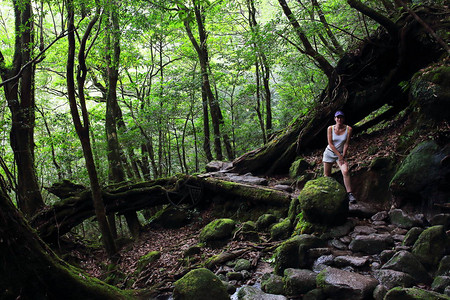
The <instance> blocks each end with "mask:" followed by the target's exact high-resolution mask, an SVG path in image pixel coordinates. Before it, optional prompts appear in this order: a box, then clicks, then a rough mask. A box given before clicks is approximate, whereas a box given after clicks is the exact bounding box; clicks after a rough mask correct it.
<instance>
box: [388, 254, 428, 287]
mask: <svg viewBox="0 0 450 300" xmlns="http://www.w3.org/2000/svg"><path fill="white" fill-rule="evenodd" d="M382 269H391V270H395V271H400V272H404V273H407V274H409V275H411V276H412V277H413V278H415V279H416V280H417V281H419V282H422V283H430V282H431V277H430V275H429V274H428V272H427V270H426V269H425V267H424V266H423V265H422V264H421V263H420V261H418V260H417V258H416V257H415V256H414V255H412V254H411V253H410V252H408V251H400V252H398V253H396V254H395V255H394V256H393V257H392V258H391V259H390V260H389V261H388V262H387V263H385V264H384V266H383V267H382Z"/></svg>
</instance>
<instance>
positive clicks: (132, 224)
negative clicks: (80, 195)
mask: <svg viewBox="0 0 450 300" xmlns="http://www.w3.org/2000/svg"><path fill="white" fill-rule="evenodd" d="M109 9H110V11H109V18H108V20H109V22H108V29H109V31H108V33H107V43H106V44H107V51H106V52H107V55H106V63H107V66H106V68H107V74H108V87H107V97H106V118H105V119H106V124H105V128H106V137H107V141H108V164H109V177H110V180H112V181H113V182H115V183H120V182H123V181H125V180H126V176H125V172H124V169H123V165H122V156H121V152H122V151H121V149H120V144H119V138H118V135H117V119H116V117H117V116H118V114H119V113H118V112H117V109H118V107H119V104H118V103H117V81H118V80H119V63H120V28H119V20H118V16H117V11H116V5H115V3H110V6H109ZM111 53H112V54H113V55H112V56H111ZM113 219H114V217H111V218H110V220H111V221H112V220H113ZM125 219H126V220H127V224H128V228H129V230H130V233H131V235H132V236H133V238H135V239H137V238H139V236H140V232H141V226H140V223H139V220H138V217H137V214H136V212H127V213H126V214H125ZM114 225H115V222H114ZM114 227H115V226H113V225H112V224H111V228H114ZM113 234H114V235H115V232H114V231H113Z"/></svg>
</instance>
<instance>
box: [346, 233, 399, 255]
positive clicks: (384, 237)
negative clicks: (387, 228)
mask: <svg viewBox="0 0 450 300" xmlns="http://www.w3.org/2000/svg"><path fill="white" fill-rule="evenodd" d="M392 246H394V240H393V239H392V237H391V236H390V235H389V234H371V235H358V236H356V237H355V238H354V239H353V241H352V242H351V243H350V245H349V249H350V250H352V251H354V252H363V253H367V254H378V253H381V251H383V250H386V249H389V248H391V247H392Z"/></svg>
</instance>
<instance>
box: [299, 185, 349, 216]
mask: <svg viewBox="0 0 450 300" xmlns="http://www.w3.org/2000/svg"><path fill="white" fill-rule="evenodd" d="M298 199H299V202H300V207H301V209H302V211H303V213H304V217H305V218H306V220H307V221H309V222H311V223H320V224H336V223H343V222H345V221H346V220H347V214H348V201H347V200H346V192H345V189H344V187H343V186H342V185H340V184H339V183H338V182H337V181H336V180H334V179H333V178H331V177H321V178H318V179H315V180H310V181H308V182H307V183H306V185H305V187H304V188H303V190H302V191H301V192H300V195H299V197H298Z"/></svg>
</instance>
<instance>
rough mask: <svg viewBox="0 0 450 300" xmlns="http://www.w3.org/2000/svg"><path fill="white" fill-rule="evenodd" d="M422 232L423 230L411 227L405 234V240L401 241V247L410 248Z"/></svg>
mask: <svg viewBox="0 0 450 300" xmlns="http://www.w3.org/2000/svg"><path fill="white" fill-rule="evenodd" d="M422 232H423V228H421V227H413V228H411V229H410V230H409V231H408V233H407V234H406V236H405V238H404V239H403V242H402V245H403V246H412V245H414V243H415V242H416V241H417V239H418V238H419V235H420V234H421V233H422Z"/></svg>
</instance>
